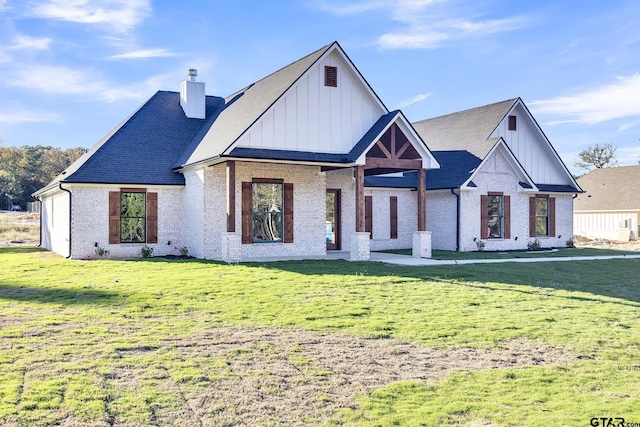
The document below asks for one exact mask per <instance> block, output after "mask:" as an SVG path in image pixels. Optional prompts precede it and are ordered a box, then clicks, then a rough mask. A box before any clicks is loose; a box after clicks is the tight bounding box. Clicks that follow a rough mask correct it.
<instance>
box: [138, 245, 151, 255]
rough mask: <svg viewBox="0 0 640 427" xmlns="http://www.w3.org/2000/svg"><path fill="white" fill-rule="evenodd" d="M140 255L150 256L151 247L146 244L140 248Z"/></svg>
mask: <svg viewBox="0 0 640 427" xmlns="http://www.w3.org/2000/svg"><path fill="white" fill-rule="evenodd" d="M140 255H142V258H151V256H152V255H153V248H150V247H149V246H147V245H146V244H145V245H144V246H143V247H142V248H141V249H140Z"/></svg>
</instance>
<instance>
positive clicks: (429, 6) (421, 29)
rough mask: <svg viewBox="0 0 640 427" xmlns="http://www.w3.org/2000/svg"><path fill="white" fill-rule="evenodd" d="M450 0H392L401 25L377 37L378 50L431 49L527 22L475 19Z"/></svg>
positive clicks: (516, 26)
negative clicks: (451, 41) (449, 41)
mask: <svg viewBox="0 0 640 427" xmlns="http://www.w3.org/2000/svg"><path fill="white" fill-rule="evenodd" d="M456 3H457V2H456V1H454V0H396V1H395V2H394V3H393V6H391V7H390V9H391V12H392V17H393V19H394V20H395V21H398V22H400V23H402V24H404V25H403V27H402V28H400V29H398V30H397V31H392V32H389V33H385V34H383V35H381V36H380V37H379V38H378V41H377V45H378V46H379V47H380V48H381V49H432V48H436V47H438V46H440V45H441V44H443V43H444V42H446V41H448V40H458V39H464V38H470V37H482V36H486V35H490V34H495V33H501V32H507V31H513V30H516V29H520V28H523V27H524V26H526V25H527V23H528V19H527V18H526V17H524V16H513V17H508V18H504V19H485V20H482V19H479V18H478V17H477V16H472V15H473V12H471V11H469V10H468V9H469V8H468V7H466V6H465V7H459V6H457V5H456Z"/></svg>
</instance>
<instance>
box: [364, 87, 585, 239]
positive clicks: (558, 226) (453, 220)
mask: <svg viewBox="0 0 640 427" xmlns="http://www.w3.org/2000/svg"><path fill="white" fill-rule="evenodd" d="M413 126H414V128H415V129H416V131H417V132H418V134H419V135H420V136H421V137H422V139H423V140H424V141H425V142H426V143H427V146H428V147H429V148H430V149H431V150H432V152H433V154H434V156H435V157H436V159H437V160H438V162H439V163H440V165H441V167H440V168H439V169H437V170H430V171H427V190H428V192H427V230H430V231H431V232H432V246H433V249H444V250H460V251H474V250H477V245H476V242H477V241H478V240H482V241H483V242H484V243H485V244H486V246H485V248H484V249H485V250H512V249H526V248H527V243H528V242H530V241H533V240H534V239H538V240H539V241H540V244H541V246H542V247H563V246H565V245H566V241H567V240H568V239H570V238H571V237H572V235H573V228H572V217H573V210H572V209H573V208H572V207H573V203H572V202H573V196H574V195H575V194H577V193H579V192H580V191H581V189H580V187H579V186H578V185H577V183H576V182H575V181H574V179H573V177H572V176H571V174H570V173H569V171H568V169H567V168H566V166H565V165H564V163H563V162H562V160H561V159H560V157H559V156H558V154H557V152H556V151H555V150H554V148H553V146H552V145H551V143H550V142H549V140H548V139H547V137H546V136H545V134H544V133H543V132H542V129H541V128H540V127H539V125H538V124H537V122H536V121H535V120H534V118H533V116H532V115H531V113H530V112H529V110H528V109H527V107H526V106H525V104H524V102H522V100H521V99H519V98H517V99H509V100H506V101H502V102H498V103H495V104H491V105H486V106H483V107H478V108H473V109H470V110H465V111H461V112H457V113H453V114H449V115H445V116H441V117H436V118H433V119H429V120H423V121H419V122H416V123H413ZM365 185H366V186H368V187H369V188H370V192H371V194H376V193H379V194H380V195H381V196H382V197H386V196H384V195H385V193H386V192H388V191H389V190H390V189H391V188H398V187H400V188H407V189H412V188H415V187H416V178H415V174H414V173H405V174H403V176H397V177H369V178H367V179H366V180H365ZM374 203H375V196H374ZM375 236H376V229H375V227H374V229H373V237H374V239H375Z"/></svg>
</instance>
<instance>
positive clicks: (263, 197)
mask: <svg viewBox="0 0 640 427" xmlns="http://www.w3.org/2000/svg"><path fill="white" fill-rule="evenodd" d="M253 211H254V212H282V184H280V183H262V182H255V183H254V184H253Z"/></svg>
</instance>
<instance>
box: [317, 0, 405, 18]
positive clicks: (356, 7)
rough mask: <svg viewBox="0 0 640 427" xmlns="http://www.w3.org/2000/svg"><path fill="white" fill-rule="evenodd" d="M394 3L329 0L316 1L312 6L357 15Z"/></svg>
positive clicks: (327, 10)
mask: <svg viewBox="0 0 640 427" xmlns="http://www.w3.org/2000/svg"><path fill="white" fill-rule="evenodd" d="M392 4H393V1H388V0H387V1H384V0H378V1H362V2H358V3H331V2H328V1H324V0H321V1H317V2H314V3H313V4H312V5H311V7H313V8H315V9H318V10H321V11H322V12H327V13H330V14H332V15H355V14H359V13H363V12H369V11H371V10H377V9H384V8H387V7H389V6H390V5H392Z"/></svg>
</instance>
